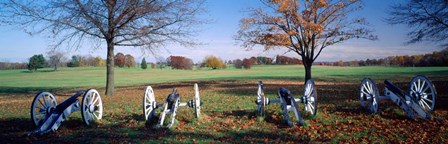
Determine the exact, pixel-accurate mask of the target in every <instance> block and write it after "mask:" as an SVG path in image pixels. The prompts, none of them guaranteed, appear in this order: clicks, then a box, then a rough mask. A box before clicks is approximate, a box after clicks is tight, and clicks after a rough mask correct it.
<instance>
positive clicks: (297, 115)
mask: <svg viewBox="0 0 448 144" xmlns="http://www.w3.org/2000/svg"><path fill="white" fill-rule="evenodd" d="M291 106H292V110H293V112H294V116H295V118H296V121H297V123H298V124H299V125H301V126H303V125H305V121H303V119H302V117H301V116H300V111H299V106H298V105H297V102H296V101H295V100H294V98H292V99H291Z"/></svg>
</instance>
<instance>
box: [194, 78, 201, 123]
mask: <svg viewBox="0 0 448 144" xmlns="http://www.w3.org/2000/svg"><path fill="white" fill-rule="evenodd" d="M194 114H195V116H196V118H199V116H200V115H201V97H200V96H199V86H198V84H197V83H195V84H194Z"/></svg>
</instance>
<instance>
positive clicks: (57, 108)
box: [28, 89, 103, 136]
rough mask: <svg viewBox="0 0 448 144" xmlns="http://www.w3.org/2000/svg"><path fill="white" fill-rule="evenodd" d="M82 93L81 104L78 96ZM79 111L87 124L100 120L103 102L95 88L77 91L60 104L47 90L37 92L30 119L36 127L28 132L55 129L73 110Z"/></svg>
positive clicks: (40, 133)
mask: <svg viewBox="0 0 448 144" xmlns="http://www.w3.org/2000/svg"><path fill="white" fill-rule="evenodd" d="M81 95H82V101H81V104H80V103H79V99H78V97H79V96H81ZM79 110H80V111H81V115H82V120H83V121H84V124H86V125H87V126H89V125H92V123H94V122H95V121H97V120H100V119H101V118H102V115H103V102H102V101H101V96H100V94H99V93H98V91H97V90H95V89H88V90H87V91H83V90H80V91H77V92H76V93H75V94H74V95H73V96H71V97H69V98H68V99H66V100H65V101H63V102H62V103H61V104H59V105H58V104H57V101H56V98H55V96H53V94H51V93H49V92H39V93H38V94H37V95H36V96H35V97H34V99H33V102H32V104H31V112H30V113H31V120H32V122H33V124H34V125H35V126H36V127H37V128H36V129H35V130H34V131H32V132H29V133H28V136H31V135H43V134H45V133H48V132H54V131H56V130H57V129H58V128H59V126H61V123H62V122H63V121H64V120H65V119H66V118H67V117H68V116H69V115H70V114H72V113H73V112H75V111H79Z"/></svg>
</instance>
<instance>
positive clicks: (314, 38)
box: [235, 0, 377, 80]
mask: <svg viewBox="0 0 448 144" xmlns="http://www.w3.org/2000/svg"><path fill="white" fill-rule="evenodd" d="M261 1H262V2H263V3H264V4H265V5H266V8H267V9H268V10H265V9H263V8H258V9H252V10H250V16H249V17H248V18H243V19H242V20H241V24H240V30H239V31H238V34H237V36H236V37H235V39H236V40H238V41H242V42H243V43H242V46H243V47H245V48H249V49H250V48H252V47H253V46H255V45H263V46H264V49H265V50H271V49H273V48H277V47H278V48H286V49H288V51H293V52H295V53H297V54H298V55H299V56H300V57H301V58H302V62H303V65H304V67H305V80H308V79H311V66H312V64H313V62H314V61H315V60H316V59H317V57H318V56H319V55H320V54H321V52H322V50H324V49H325V48H326V47H328V46H331V45H334V44H338V43H341V42H343V41H346V40H349V39H353V38H363V39H369V40H376V39H377V37H376V36H374V35H371V34H370V33H371V32H372V30H369V29H368V28H367V27H366V26H367V25H368V23H367V21H366V20H365V19H364V18H349V17H348V16H347V15H348V14H350V13H353V12H356V11H359V10H361V9H362V7H361V0H334V1H326V0H261Z"/></svg>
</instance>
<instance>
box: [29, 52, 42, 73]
mask: <svg viewBox="0 0 448 144" xmlns="http://www.w3.org/2000/svg"><path fill="white" fill-rule="evenodd" d="M44 65H45V58H44V56H43V55H42V54H40V55H34V56H32V57H31V58H30V60H29V62H28V70H30V71H36V70H37V69H38V68H43V67H44Z"/></svg>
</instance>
